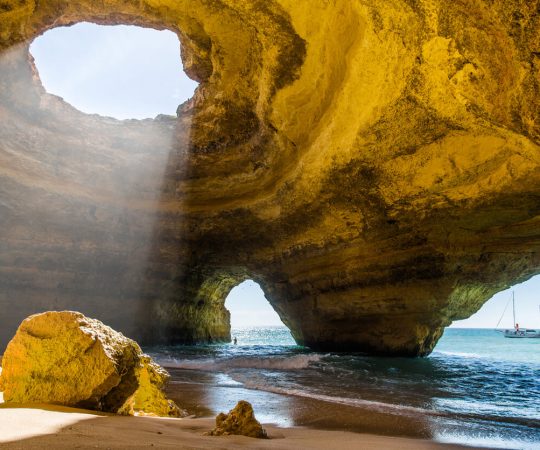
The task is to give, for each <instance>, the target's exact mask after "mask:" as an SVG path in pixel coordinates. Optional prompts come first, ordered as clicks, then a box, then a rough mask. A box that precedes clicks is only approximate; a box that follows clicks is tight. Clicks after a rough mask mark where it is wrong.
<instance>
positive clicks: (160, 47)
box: [30, 22, 197, 119]
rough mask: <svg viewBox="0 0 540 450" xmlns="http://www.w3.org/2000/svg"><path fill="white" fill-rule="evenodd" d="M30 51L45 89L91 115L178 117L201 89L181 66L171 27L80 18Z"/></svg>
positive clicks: (41, 38) (37, 42)
mask: <svg viewBox="0 0 540 450" xmlns="http://www.w3.org/2000/svg"><path fill="white" fill-rule="evenodd" d="M30 53H31V54H32V56H33V57H34V61H35V65H36V68H37V69H38V71H39V74H40V78H41V82H42V84H43V86H44V88H45V90H46V91H47V92H48V93H50V94H54V95H57V96H59V97H62V98H63V99H64V100H65V101H66V102H68V103H69V104H71V105H72V106H74V107H75V108H77V109H78V110H80V111H82V112H84V113H88V114H99V115H102V116H109V117H114V118H116V119H146V118H153V117H155V116H157V115H159V114H167V115H176V109H177V107H178V105H180V104H182V103H183V102H185V101H186V100H188V99H189V98H191V97H192V96H193V93H194V91H195V88H196V87H197V83H196V82H195V81H193V80H191V79H190V78H188V76H187V75H186V74H185V72H184V71H183V70H182V62H181V54H180V42H179V40H178V36H177V35H176V34H175V33H173V32H171V31H168V30H163V31H158V30H154V29H150V28H142V27H136V26H127V25H114V26H105V25H96V24H93V23H87V22H81V23H78V24H75V25H73V26H70V27H58V28H54V29H51V30H49V31H47V32H45V33H44V34H43V35H41V36H39V37H37V38H36V39H35V40H34V41H33V42H32V44H31V46H30Z"/></svg>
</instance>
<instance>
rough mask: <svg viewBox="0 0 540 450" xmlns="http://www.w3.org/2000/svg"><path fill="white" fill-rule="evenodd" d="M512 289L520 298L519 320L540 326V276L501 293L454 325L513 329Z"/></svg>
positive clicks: (528, 325)
mask: <svg viewBox="0 0 540 450" xmlns="http://www.w3.org/2000/svg"><path fill="white" fill-rule="evenodd" d="M512 292H514V295H515V299H516V300H515V304H516V322H517V323H518V324H520V326H522V327H525V328H538V329H540V309H539V308H540V275H536V276H534V277H532V278H530V279H529V280H527V281H525V282H523V283H519V284H516V285H514V286H512V287H510V288H508V289H505V290H503V291H500V292H498V293H497V294H495V295H494V296H493V297H491V298H490V299H489V300H488V301H487V302H485V303H484V304H483V305H482V307H481V308H480V309H479V310H478V311H477V312H476V313H475V314H473V315H472V316H471V317H469V318H467V319H464V320H457V321H454V322H453V323H452V326H451V328H488V329H489V328H491V329H493V328H508V329H512V328H513V327H514V324H513V323H512V322H513V318H512V304H511V303H510V300H511V298H512ZM499 320H500V322H499ZM497 325H498V326H497Z"/></svg>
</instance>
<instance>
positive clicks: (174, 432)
mask: <svg viewBox="0 0 540 450" xmlns="http://www.w3.org/2000/svg"><path fill="white" fill-rule="evenodd" d="M0 402H2V398H1V394H0ZM213 425H214V420H213V419H211V418H209V419H165V418H153V417H122V416H114V415H108V414H100V413H96V412H92V411H85V410H80V409H73V408H65V407H56V406H54V407H52V406H50V405H27V406H17V407H13V406H12V405H9V406H8V405H6V404H1V405H0V448H10V449H32V448H51V449H63V448H69V449H75V448H111V449H112V448H114V449H120V448H126V449H127V448H130V449H131V448H148V447H153V448H177V449H240V448H241V449H245V448H250V449H252V448H253V449H291V450H292V449H294V450H300V449H325V450H326V449H374V448H377V449H405V450H406V449H410V450H422V449H432V448H453V449H458V448H465V447H459V446H453V445H446V444H438V443H434V442H431V441H427V440H421V439H408V438H399V437H386V436H375V435H370V434H359V433H351V432H343V431H323V430H315V429H310V428H296V427H292V428H278V427H275V426H272V425H265V428H266V429H267V431H268V434H269V436H270V439H268V440H259V439H252V438H247V437H243V436H225V437H212V436H204V435H203V433H204V432H205V431H208V430H210V429H211V428H213Z"/></svg>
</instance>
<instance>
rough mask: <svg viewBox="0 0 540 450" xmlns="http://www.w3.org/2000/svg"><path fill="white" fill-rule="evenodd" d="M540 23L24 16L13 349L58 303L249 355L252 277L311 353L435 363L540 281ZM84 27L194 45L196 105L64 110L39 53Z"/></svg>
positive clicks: (297, 15) (478, 6) (0, 112)
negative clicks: (154, 113) (509, 293)
mask: <svg viewBox="0 0 540 450" xmlns="http://www.w3.org/2000/svg"><path fill="white" fill-rule="evenodd" d="M538 8H539V1H538V0H532V1H518V0H460V1H447V0H395V1H390V2H389V1H387V0H373V1H370V2H359V1H351V0H333V1H323V0H265V1H245V0H213V1H207V0H174V1H172V0H141V1H138V2H123V1H117V0H110V1H107V2H95V1H91V0H74V1H69V2H65V1H60V0H46V1H40V2H34V1H30V0H17V1H9V0H8V1H4V2H2V3H1V5H0V50H1V53H0V177H1V178H0V229H1V230H2V232H1V234H0V250H1V251H0V307H1V308H2V315H1V317H0V325H1V326H0V347H1V345H2V343H4V344H5V342H7V339H8V337H9V336H11V335H12V334H13V332H14V327H15V326H16V324H18V323H19V322H20V320H21V319H22V318H23V317H26V316H27V315H29V314H31V313H35V312H38V311H42V310H44V309H51V308H52V307H54V309H64V308H65V309H75V310H79V311H83V312H85V313H86V314H88V315H91V316H92V317H98V318H100V319H102V320H104V321H106V323H110V324H111V325H113V326H114V327H115V328H116V329H119V330H122V331H123V332H124V333H126V335H128V336H132V337H134V338H136V339H137V340H138V341H140V342H145V343H158V342H160V343H169V342H188V343H193V342H209V341H210V342H215V341H222V340H229V339H230V333H229V313H228V311H226V309H225V308H224V299H225V297H226V295H227V293H228V292H229V291H230V289H231V288H232V287H233V286H234V285H235V284H237V283H239V282H241V281H242V280H245V279H247V278H252V279H254V280H256V281H258V282H259V283H260V284H261V286H262V287H263V289H264V291H265V293H266V295H267V297H268V299H269V301H270V302H271V303H272V305H273V306H274V308H275V309H276V310H277V312H278V313H279V314H280V316H281V317H282V319H283V321H284V322H285V323H286V324H287V325H288V326H289V327H290V328H291V331H292V333H293V335H294V337H295V338H296V339H297V341H298V342H299V343H302V344H306V345H310V346H312V347H313V348H328V349H332V350H344V349H353V350H361V351H369V352H374V353H390V354H406V355H423V354H427V353H429V352H430V351H431V349H432V348H433V346H434V345H435V343H436V342H437V339H438V338H439V336H440V335H441V333H442V329H443V327H444V326H446V325H448V324H449V323H451V321H452V320H456V319H462V318H465V317H467V316H469V315H470V314H472V313H474V312H475V311H476V310H478V308H480V306H481V305H482V304H483V302H485V301H486V300H487V299H488V298H489V297H490V296H491V295H493V294H494V293H496V292H497V291H499V290H502V289H505V288H507V287H508V286H509V285H511V284H512V283H514V282H517V281H524V280H526V279H527V278H529V277H531V276H533V275H535V274H537V273H540V231H539V230H540V57H539V55H540V15H539V14H538ZM78 21H92V22H96V23H102V24H120V23H123V24H136V25H141V26H147V27H155V28H158V29H163V28H167V29H169V30H172V31H174V32H176V33H177V34H178V35H179V37H180V40H181V43H182V48H183V54H182V55H183V56H182V57H183V59H184V67H185V69H186V72H187V73H188V74H189V75H190V76H192V77H193V78H194V79H197V80H198V81H200V86H199V88H198V89H197V92H196V94H195V95H194V97H193V99H192V100H191V101H190V102H188V103H187V104H185V105H183V106H182V107H181V108H180V109H179V111H178V117H176V118H175V117H160V118H158V119H156V120H154V121H125V122H120V121H115V120H112V119H107V118H102V117H97V116H87V115H85V114H82V113H80V112H78V111H76V110H74V109H73V108H71V107H70V106H69V105H66V104H65V103H64V102H63V101H62V100H61V99H59V98H57V97H53V96H51V95H48V94H47V93H45V92H44V90H43V88H42V86H41V84H40V81H39V77H38V74H37V73H36V71H35V68H34V67H33V65H32V61H31V60H30V59H29V57H28V48H27V46H28V42H29V40H31V39H33V38H34V37H35V36H37V35H38V34H39V33H41V32H43V31H44V30H47V29H49V28H52V27H55V26H61V25H65V24H72V23H75V22H78ZM178 67H179V70H180V69H181V68H180V63H179V66H178Z"/></svg>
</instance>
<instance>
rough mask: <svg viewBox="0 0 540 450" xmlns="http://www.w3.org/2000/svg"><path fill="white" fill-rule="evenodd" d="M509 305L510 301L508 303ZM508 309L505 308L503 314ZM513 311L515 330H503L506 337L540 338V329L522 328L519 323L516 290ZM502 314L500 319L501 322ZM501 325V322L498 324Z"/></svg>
mask: <svg viewBox="0 0 540 450" xmlns="http://www.w3.org/2000/svg"><path fill="white" fill-rule="evenodd" d="M506 306H508V303H507V304H506ZM505 311H506V308H504V311H503V316H504V313H505ZM512 313H513V317H514V329H513V330H504V331H502V333H503V335H504V337H505V338H521V339H522V338H540V330H534V329H532V328H520V327H519V324H518V323H516V299H515V298H514V292H513V291H512ZM501 320H502V316H501V318H500V319H499V323H501ZM497 325H499V324H497Z"/></svg>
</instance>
